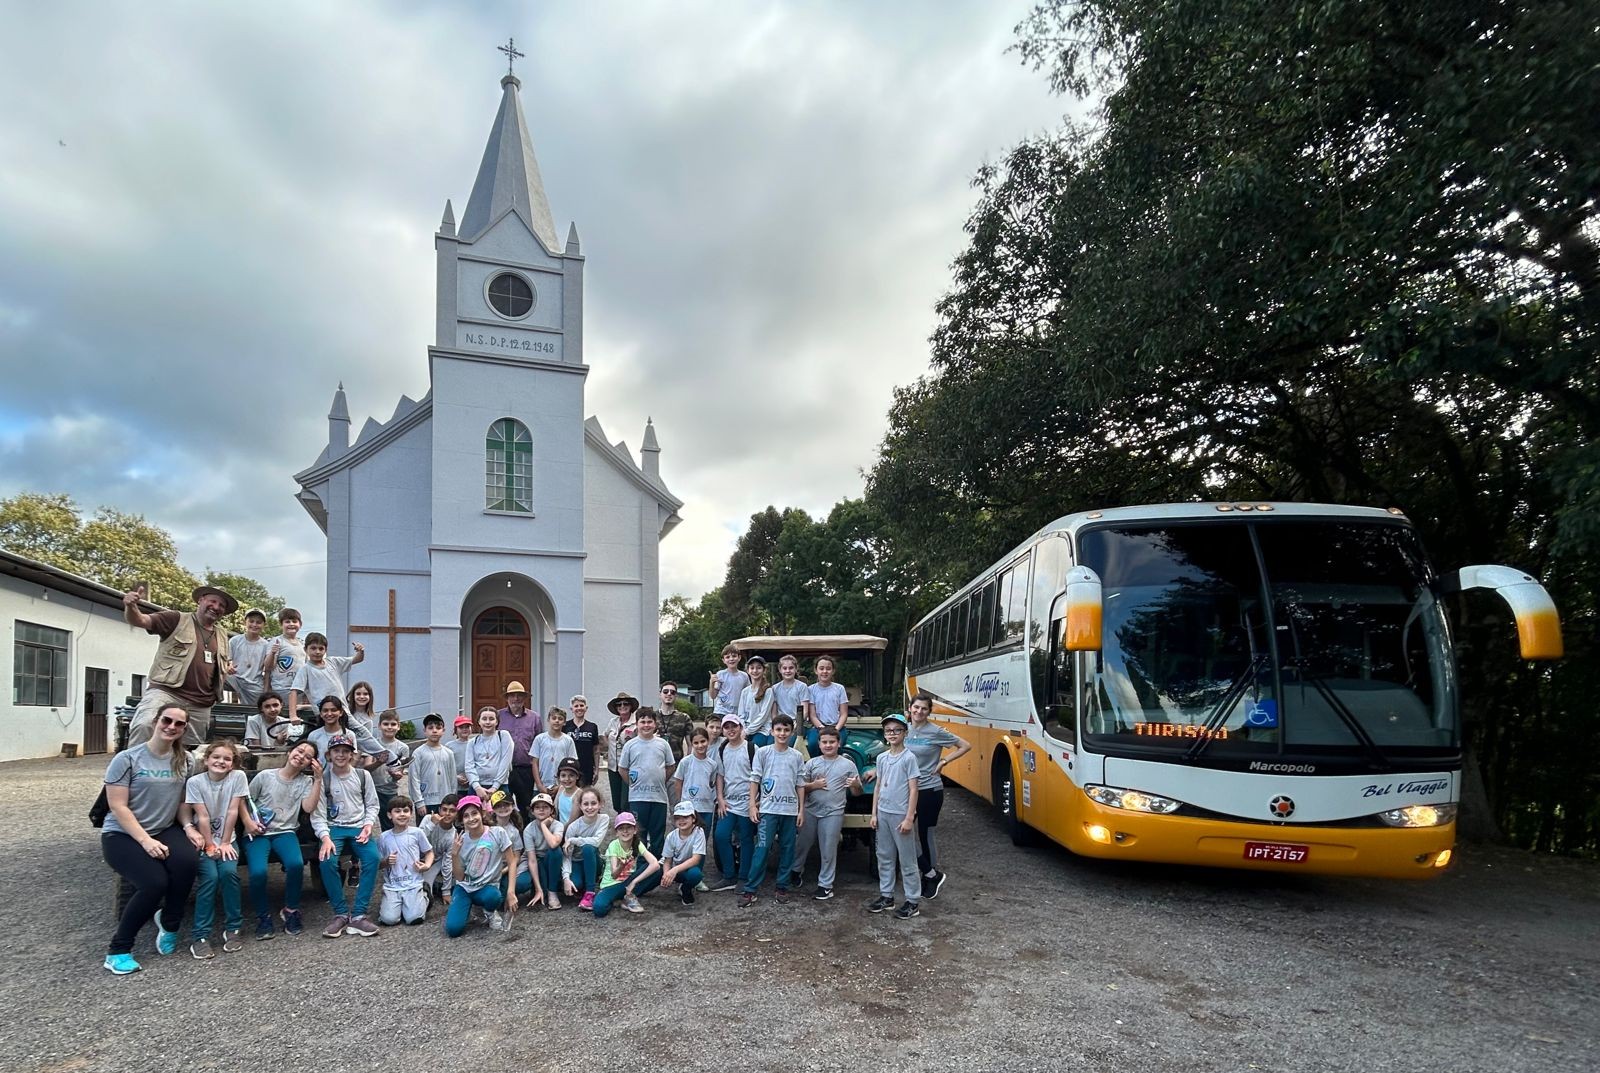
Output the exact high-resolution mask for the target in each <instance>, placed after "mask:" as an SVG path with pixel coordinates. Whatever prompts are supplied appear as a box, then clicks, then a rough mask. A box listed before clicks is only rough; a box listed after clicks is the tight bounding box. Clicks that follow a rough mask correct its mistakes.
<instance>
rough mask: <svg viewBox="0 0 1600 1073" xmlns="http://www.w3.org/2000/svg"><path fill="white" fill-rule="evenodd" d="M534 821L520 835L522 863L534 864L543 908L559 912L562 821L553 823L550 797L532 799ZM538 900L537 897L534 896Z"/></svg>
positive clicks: (553, 814) (554, 819) (553, 816)
mask: <svg viewBox="0 0 1600 1073" xmlns="http://www.w3.org/2000/svg"><path fill="white" fill-rule="evenodd" d="M530 807H531V808H532V809H533V819H532V820H531V821H529V823H528V827H527V830H525V831H524V832H523V845H524V846H525V847H526V855H525V856H524V858H523V859H524V860H530V861H532V862H533V872H534V880H535V885H536V887H540V888H543V894H544V900H545V904H546V905H547V906H549V908H551V909H560V908H561V895H559V894H557V893H556V891H558V890H560V889H561V833H562V831H563V830H564V828H563V826H562V824H561V821H560V820H558V819H556V806H555V802H553V801H551V800H550V795H549V794H535V795H534V796H533V804H532V805H531V806H530ZM535 897H536V898H537V896H535Z"/></svg>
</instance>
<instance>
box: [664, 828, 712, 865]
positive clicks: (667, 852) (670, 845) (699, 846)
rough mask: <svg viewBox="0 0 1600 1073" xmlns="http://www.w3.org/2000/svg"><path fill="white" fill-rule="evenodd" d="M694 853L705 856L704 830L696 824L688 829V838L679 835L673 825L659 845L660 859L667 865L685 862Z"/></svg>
mask: <svg viewBox="0 0 1600 1073" xmlns="http://www.w3.org/2000/svg"><path fill="white" fill-rule="evenodd" d="M696 853H698V854H700V856H702V857H704V856H705V854H706V829H705V828H704V827H701V826H700V825H699V824H698V823H697V824H695V825H694V826H693V827H691V828H689V837H688V838H684V837H683V836H682V835H680V834H679V833H678V828H677V826H676V825H674V826H673V827H672V828H671V830H669V831H668V832H667V837H666V840H665V841H664V842H662V843H661V859H662V860H663V861H665V862H666V863H668V864H678V863H679V862H681V861H686V860H688V859H689V858H690V857H693V856H694V855H695V854H696ZM702 863H703V862H702Z"/></svg>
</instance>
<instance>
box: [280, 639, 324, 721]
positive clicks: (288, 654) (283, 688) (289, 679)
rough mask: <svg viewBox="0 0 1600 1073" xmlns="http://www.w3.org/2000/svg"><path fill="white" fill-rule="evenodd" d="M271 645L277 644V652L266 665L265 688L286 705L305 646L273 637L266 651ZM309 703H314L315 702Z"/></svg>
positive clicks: (302, 659) (304, 653)
mask: <svg viewBox="0 0 1600 1073" xmlns="http://www.w3.org/2000/svg"><path fill="white" fill-rule="evenodd" d="M273 645H276V646H277V649H278V652H277V655H275V656H273V658H272V663H271V665H269V666H268V667H267V688H268V689H270V690H272V691H273V692H274V693H277V694H278V695H279V696H280V697H282V698H283V703H284V704H285V705H287V704H288V703H289V688H290V687H291V686H293V685H294V677H295V675H296V674H298V673H299V671H300V666H301V664H303V663H305V661H306V646H305V645H304V644H302V643H301V642H300V641H298V640H296V641H291V640H289V639H288V638H287V637H274V638H273V639H272V640H271V641H270V642H269V643H268V645H267V651H268V652H271V651H272V647H273ZM341 695H342V694H341ZM317 699H318V700H320V699H321V698H320V697H319V698H317ZM311 703H312V704H313V705H315V704H316V703H317V702H316V701H312V702H311Z"/></svg>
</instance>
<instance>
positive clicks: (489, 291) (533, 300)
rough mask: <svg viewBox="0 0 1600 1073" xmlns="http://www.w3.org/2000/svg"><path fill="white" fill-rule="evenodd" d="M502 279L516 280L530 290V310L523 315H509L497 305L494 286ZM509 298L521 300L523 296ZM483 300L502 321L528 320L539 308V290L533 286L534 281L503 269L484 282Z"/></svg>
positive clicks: (510, 296)
mask: <svg viewBox="0 0 1600 1073" xmlns="http://www.w3.org/2000/svg"><path fill="white" fill-rule="evenodd" d="M502 279H514V280H516V281H517V282H518V283H521V284H522V285H523V286H524V287H526V288H528V294H527V299H526V301H527V303H528V308H527V309H526V310H524V311H523V312H521V313H507V312H506V311H505V310H503V309H501V308H500V307H499V306H497V305H495V294H494V285H495V284H496V283H498V282H499V281H500V280H502ZM507 298H508V300H509V299H511V298H517V299H520V298H522V296H521V295H507ZM483 300H484V303H485V304H487V305H488V307H489V311H490V312H491V313H493V314H494V315H495V316H497V317H499V318H500V319H501V320H509V321H519V320H527V319H528V318H529V317H531V316H533V311H534V310H535V309H538V308H539V288H537V287H535V286H534V285H533V280H531V279H529V278H528V277H527V276H525V275H523V274H522V273H521V272H514V271H512V270H511V269H509V268H502V269H500V270H499V271H497V272H495V273H493V274H492V275H490V276H489V278H487V279H485V280H484V281H483Z"/></svg>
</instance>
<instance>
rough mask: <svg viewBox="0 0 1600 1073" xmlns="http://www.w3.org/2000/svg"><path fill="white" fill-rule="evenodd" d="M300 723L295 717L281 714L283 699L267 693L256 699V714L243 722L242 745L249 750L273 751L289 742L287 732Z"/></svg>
mask: <svg viewBox="0 0 1600 1073" xmlns="http://www.w3.org/2000/svg"><path fill="white" fill-rule="evenodd" d="M299 723H300V719H299V717H298V716H296V717H295V718H294V719H288V718H285V717H284V714H283V698H282V697H280V696H278V695H277V694H276V693H272V692H267V693H263V694H261V695H260V696H259V697H257V698H256V714H254V715H252V716H251V717H250V718H249V719H247V720H245V724H244V743H245V746H246V748H250V749H275V748H278V747H280V746H282V745H283V744H284V742H286V741H288V740H289V731H290V729H291V728H293V727H295V726H296V725H298V724H299Z"/></svg>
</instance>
